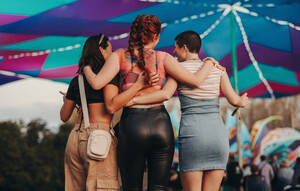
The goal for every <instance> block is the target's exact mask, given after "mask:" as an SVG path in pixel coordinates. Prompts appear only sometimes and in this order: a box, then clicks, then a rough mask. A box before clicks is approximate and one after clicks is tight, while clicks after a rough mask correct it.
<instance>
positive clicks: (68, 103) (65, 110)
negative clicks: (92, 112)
mask: <svg viewBox="0 0 300 191" xmlns="http://www.w3.org/2000/svg"><path fill="white" fill-rule="evenodd" d="M60 93H61V94H62V95H63V96H64V97H63V100H64V104H63V106H62V107H61V109H60V119H61V120H62V121H63V122H66V121H68V120H69V119H70V117H71V115H72V112H73V110H74V107H75V102H74V101H73V100H69V99H67V98H66V94H65V93H63V92H60Z"/></svg>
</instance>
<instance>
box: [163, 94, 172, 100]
mask: <svg viewBox="0 0 300 191" xmlns="http://www.w3.org/2000/svg"><path fill="white" fill-rule="evenodd" d="M172 96H173V94H172V93H167V94H166V95H165V100H169V99H171V97H172Z"/></svg>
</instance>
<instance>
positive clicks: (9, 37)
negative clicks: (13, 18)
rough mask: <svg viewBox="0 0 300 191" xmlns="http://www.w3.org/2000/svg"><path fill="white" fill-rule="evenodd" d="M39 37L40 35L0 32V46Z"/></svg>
mask: <svg viewBox="0 0 300 191" xmlns="http://www.w3.org/2000/svg"><path fill="white" fill-rule="evenodd" d="M41 37H42V36H34V35H21V34H20V35H18V34H8V33H0V46H5V45H10V44H16V43H20V42H24V41H29V40H34V39H37V38H41Z"/></svg>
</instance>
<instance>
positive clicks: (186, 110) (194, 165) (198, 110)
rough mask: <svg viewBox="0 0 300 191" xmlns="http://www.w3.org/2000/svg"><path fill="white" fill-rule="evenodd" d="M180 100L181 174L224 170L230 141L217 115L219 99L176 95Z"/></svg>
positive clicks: (218, 114)
mask: <svg viewBox="0 0 300 191" xmlns="http://www.w3.org/2000/svg"><path fill="white" fill-rule="evenodd" d="M179 99H180V104H181V112H182V114H181V121H180V129H179V166H180V171H182V172H189V171H204V170H216V169H224V170H225V168H226V164H227V160H228V154H229V139H228V133H227V130H226V128H225V126H224V123H223V121H222V118H221V116H220V112H219V98H215V99H209V100H202V99H194V98H190V97H187V96H184V95H181V94H179Z"/></svg>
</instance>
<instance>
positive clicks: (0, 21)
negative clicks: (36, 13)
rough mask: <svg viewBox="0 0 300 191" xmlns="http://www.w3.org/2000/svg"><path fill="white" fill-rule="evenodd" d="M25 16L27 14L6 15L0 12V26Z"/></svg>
mask: <svg viewBox="0 0 300 191" xmlns="http://www.w3.org/2000/svg"><path fill="white" fill-rule="evenodd" d="M27 17H28V16H25V15H24V16H23V15H7V14H1V13H0V26H1V25H7V24H9V23H13V22H16V21H19V20H22V19H25V18H27ZM0 39H1V38H0Z"/></svg>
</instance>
